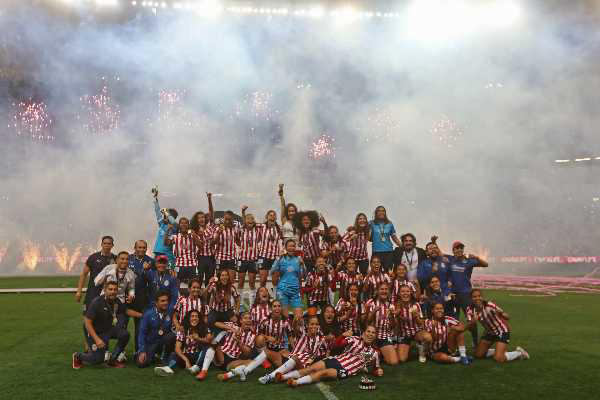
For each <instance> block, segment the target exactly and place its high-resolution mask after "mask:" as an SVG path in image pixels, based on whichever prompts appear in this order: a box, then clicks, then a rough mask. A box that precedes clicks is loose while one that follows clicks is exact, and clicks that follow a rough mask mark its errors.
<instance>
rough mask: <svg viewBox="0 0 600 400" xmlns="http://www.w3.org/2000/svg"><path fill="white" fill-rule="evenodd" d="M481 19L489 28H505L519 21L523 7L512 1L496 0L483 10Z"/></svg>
mask: <svg viewBox="0 0 600 400" xmlns="http://www.w3.org/2000/svg"><path fill="white" fill-rule="evenodd" d="M481 13H482V15H481V19H482V20H484V22H485V23H486V24H487V25H488V26H494V27H498V28H503V27H506V26H510V25H512V24H514V23H515V22H516V21H518V20H519V18H520V17H521V14H522V10H521V7H519V5H518V4H516V3H515V2H513V1H510V0H502V1H500V0H496V1H495V2H493V3H492V4H489V5H487V6H485V7H482V8H481Z"/></svg>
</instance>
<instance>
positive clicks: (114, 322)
mask: <svg viewBox="0 0 600 400" xmlns="http://www.w3.org/2000/svg"><path fill="white" fill-rule="evenodd" d="M117 322H118V321H117V317H114V318H113V326H115V325H117Z"/></svg>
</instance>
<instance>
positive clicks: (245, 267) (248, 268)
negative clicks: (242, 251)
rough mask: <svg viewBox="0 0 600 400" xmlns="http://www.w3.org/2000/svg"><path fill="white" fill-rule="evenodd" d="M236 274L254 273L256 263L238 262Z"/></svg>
mask: <svg viewBox="0 0 600 400" xmlns="http://www.w3.org/2000/svg"><path fill="white" fill-rule="evenodd" d="M238 272H244V273H246V272H249V273H252V274H255V273H256V261H240V265H239V267H238Z"/></svg>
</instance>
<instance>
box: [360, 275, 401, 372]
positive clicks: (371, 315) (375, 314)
mask: <svg viewBox="0 0 600 400" xmlns="http://www.w3.org/2000/svg"><path fill="white" fill-rule="evenodd" d="M389 291H390V290H389V283H387V282H381V283H380V284H379V286H377V295H376V297H375V298H373V299H370V300H369V301H367V302H366V303H365V310H366V313H365V317H366V324H367V325H373V326H374V327H375V329H376V334H377V341H376V342H375V346H376V347H377V348H378V349H379V350H380V351H381V355H382V356H383V361H384V362H385V363H386V364H389V365H396V364H398V354H397V352H396V345H395V343H394V337H395V334H394V330H395V328H396V326H395V325H396V318H395V314H396V307H395V306H394V304H392V302H391V301H390V300H389Z"/></svg>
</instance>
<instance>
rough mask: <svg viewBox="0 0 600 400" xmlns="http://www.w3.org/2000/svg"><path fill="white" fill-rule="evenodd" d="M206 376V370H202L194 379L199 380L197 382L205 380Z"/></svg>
mask: <svg viewBox="0 0 600 400" xmlns="http://www.w3.org/2000/svg"><path fill="white" fill-rule="evenodd" d="M206 375H208V371H206V370H204V369H203V370H202V371H200V372H199V373H198V375H196V379H197V380H199V381H203V380H205V379H206Z"/></svg>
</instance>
